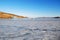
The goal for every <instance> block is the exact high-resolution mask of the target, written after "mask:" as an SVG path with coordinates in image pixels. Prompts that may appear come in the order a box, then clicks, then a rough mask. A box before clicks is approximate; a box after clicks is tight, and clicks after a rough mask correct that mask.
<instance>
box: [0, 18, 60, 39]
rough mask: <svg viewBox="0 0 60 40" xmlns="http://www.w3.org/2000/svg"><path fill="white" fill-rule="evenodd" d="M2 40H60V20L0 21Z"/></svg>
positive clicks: (0, 37) (0, 36)
mask: <svg viewBox="0 0 60 40" xmlns="http://www.w3.org/2000/svg"><path fill="white" fill-rule="evenodd" d="M0 40H60V19H59V18H34V19H0Z"/></svg>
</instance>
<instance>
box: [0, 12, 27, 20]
mask: <svg viewBox="0 0 60 40" xmlns="http://www.w3.org/2000/svg"><path fill="white" fill-rule="evenodd" d="M0 18H4V19H11V18H27V17H25V16H19V15H15V14H11V13H5V12H0Z"/></svg>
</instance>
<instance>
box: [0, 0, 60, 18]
mask: <svg viewBox="0 0 60 40" xmlns="http://www.w3.org/2000/svg"><path fill="white" fill-rule="evenodd" d="M0 11H2V12H8V13H13V14H17V15H22V16H28V17H51V16H60V0H0Z"/></svg>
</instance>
